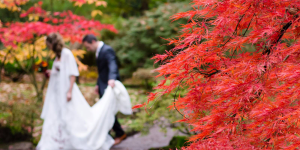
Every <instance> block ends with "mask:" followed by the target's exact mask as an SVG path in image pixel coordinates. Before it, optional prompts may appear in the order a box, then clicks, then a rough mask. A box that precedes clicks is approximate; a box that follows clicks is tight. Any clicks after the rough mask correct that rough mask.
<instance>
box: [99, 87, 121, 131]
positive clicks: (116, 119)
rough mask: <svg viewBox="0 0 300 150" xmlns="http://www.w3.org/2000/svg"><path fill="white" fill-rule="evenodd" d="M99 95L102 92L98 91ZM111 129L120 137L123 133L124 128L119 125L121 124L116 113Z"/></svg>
mask: <svg viewBox="0 0 300 150" xmlns="http://www.w3.org/2000/svg"><path fill="white" fill-rule="evenodd" d="M99 95H100V98H101V97H102V94H101V93H99ZM113 130H114V131H115V133H116V137H121V136H123V135H124V134H125V132H124V130H123V129H122V127H121V125H120V123H119V121H118V118H117V115H116V116H115V123H114V126H113Z"/></svg>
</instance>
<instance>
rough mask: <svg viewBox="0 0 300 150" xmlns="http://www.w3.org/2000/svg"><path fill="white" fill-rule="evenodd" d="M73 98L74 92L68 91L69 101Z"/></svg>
mask: <svg viewBox="0 0 300 150" xmlns="http://www.w3.org/2000/svg"><path fill="white" fill-rule="evenodd" d="M71 99H72V92H70V91H69V92H68V93H67V101H68V102H69V101H71Z"/></svg>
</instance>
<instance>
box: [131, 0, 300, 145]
mask: <svg viewBox="0 0 300 150" xmlns="http://www.w3.org/2000/svg"><path fill="white" fill-rule="evenodd" d="M193 6H194V10H192V11H188V12H183V13H178V14H176V15H174V16H173V19H174V20H177V19H180V18H186V17H188V18H189V22H188V23H187V24H185V25H183V26H182V27H183V29H182V30H181V31H182V34H181V36H179V37H178V38H176V39H170V43H169V44H175V45H176V47H175V48H174V49H172V50H169V51H167V52H166V53H165V54H162V55H157V56H155V57H154V59H155V60H156V62H160V63H161V65H160V67H159V68H158V69H157V71H158V72H159V73H160V75H159V76H163V77H165V80H163V81H161V83H160V84H159V85H158V86H157V87H156V89H160V90H158V91H160V92H155V93H151V94H150V96H149V101H152V100H154V99H156V98H158V97H159V96H160V95H164V94H168V93H171V92H176V89H178V88H187V89H188V93H186V94H185V95H181V96H180V97H179V98H177V99H176V100H175V103H174V106H175V107H174V109H175V108H176V109H178V110H180V111H181V113H182V114H183V115H184V118H183V120H181V121H182V122H186V123H188V124H189V125H191V126H192V127H193V131H195V133H196V134H195V136H193V137H191V138H190V141H191V145H190V146H188V147H186V149H295V148H297V147H298V148H299V147H300V128H299V126H300V122H299V121H298V120H299V119H300V118H299V116H300V101H299V100H300V94H299V93H300V65H299V63H300V55H299V54H300V51H299V49H300V41H299V35H300V23H299V8H300V1H298V0H288V1H283V0H234V1H232V0H221V1H220V0H194V1H193ZM167 81H168V82H167ZM177 95H178V94H177ZM141 106H143V105H138V106H136V107H141Z"/></svg>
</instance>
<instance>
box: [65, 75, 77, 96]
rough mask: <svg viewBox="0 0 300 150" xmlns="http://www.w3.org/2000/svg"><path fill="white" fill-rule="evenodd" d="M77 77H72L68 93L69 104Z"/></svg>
mask: <svg viewBox="0 0 300 150" xmlns="http://www.w3.org/2000/svg"><path fill="white" fill-rule="evenodd" d="M75 80H76V77H75V76H70V88H69V90H68V93H67V100H68V102H69V101H70V100H71V99H72V90H73V85H74V83H75Z"/></svg>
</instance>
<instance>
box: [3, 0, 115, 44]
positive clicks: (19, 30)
mask: <svg viewBox="0 0 300 150" xmlns="http://www.w3.org/2000/svg"><path fill="white" fill-rule="evenodd" d="M41 4H42V3H39V5H36V6H33V7H31V8H29V9H28V10H27V11H26V12H25V13H23V14H21V17H29V18H30V17H32V16H33V18H34V17H36V20H33V21H30V22H24V23H21V22H16V23H10V24H6V26H4V27H2V28H0V34H1V36H0V40H1V42H3V43H4V45H5V46H15V44H16V42H17V43H24V42H29V43H31V42H33V41H34V40H35V39H34V38H35V37H36V36H41V35H47V34H49V33H51V32H59V33H60V34H62V35H63V36H64V37H65V38H68V39H70V41H71V42H75V41H78V42H81V39H82V37H83V36H84V35H86V34H89V33H93V34H96V35H97V34H99V33H98V31H101V30H103V29H107V30H110V31H112V32H117V30H116V29H115V28H114V26H113V25H109V24H101V23H100V22H99V21H96V20H88V19H86V18H85V17H83V16H78V15H75V14H73V13H72V12H71V11H65V12H54V13H53V14H51V13H48V12H47V11H45V10H43V9H42V8H41ZM40 20H43V21H40Z"/></svg>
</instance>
